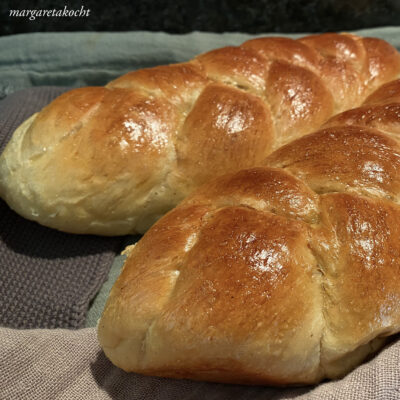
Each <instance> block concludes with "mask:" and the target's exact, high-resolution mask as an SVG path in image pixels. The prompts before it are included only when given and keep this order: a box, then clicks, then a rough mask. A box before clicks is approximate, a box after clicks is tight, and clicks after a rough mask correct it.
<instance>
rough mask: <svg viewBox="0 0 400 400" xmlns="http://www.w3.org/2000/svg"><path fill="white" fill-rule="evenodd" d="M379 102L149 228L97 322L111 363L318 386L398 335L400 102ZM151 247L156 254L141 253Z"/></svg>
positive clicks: (204, 191)
mask: <svg viewBox="0 0 400 400" xmlns="http://www.w3.org/2000/svg"><path fill="white" fill-rule="evenodd" d="M390 87H391V88H392V89H393V88H395V87H397V88H400V86H398V85H395V84H392V85H390ZM394 95H395V93H394V91H393V90H391V91H389V93H388V96H389V97H390V98H391V99H393V96H394ZM371 98H374V95H372V96H371ZM375 98H379V101H378V102H377V103H378V104H376V103H373V104H372V105H365V106H362V107H360V108H358V109H354V110H350V111H347V112H344V113H343V114H341V115H338V116H336V117H334V118H332V119H331V121H329V122H328V123H327V124H326V127H325V128H324V129H322V130H320V131H317V132H315V133H312V134H309V135H307V136H304V137H301V138H299V139H297V140H295V141H293V142H291V143H289V144H287V145H285V146H283V147H282V148H280V149H278V150H276V151H275V152H273V153H272V154H271V155H270V156H269V157H267V159H266V160H265V162H264V164H265V165H266V166H263V167H257V168H252V169H246V170H242V171H240V172H236V173H234V174H230V175H224V176H222V177H219V178H217V179H215V180H213V181H211V182H209V183H207V184H205V185H204V186H202V187H201V188H199V189H198V190H196V191H194V193H193V194H192V195H190V196H189V197H188V198H186V199H185V200H184V201H183V202H182V203H181V204H180V205H179V206H178V207H177V208H175V209H174V210H173V211H172V212H170V213H169V214H167V215H166V216H165V217H164V218H162V219H161V220H160V221H159V222H158V223H156V224H155V225H154V226H153V228H152V229H151V230H150V231H149V232H148V233H147V234H146V235H145V236H144V237H143V239H142V241H141V242H139V244H138V245H137V248H138V252H136V248H135V252H132V253H130V255H129V257H128V259H127V260H126V262H125V267H124V271H123V273H122V274H121V276H120V277H119V278H118V280H117V283H116V285H115V287H114V288H113V289H112V291H111V296H110V299H109V300H108V302H107V305H106V308H105V311H104V313H103V316H102V319H101V321H100V323H99V328H98V337H99V340H100V343H101V345H102V347H103V349H104V351H105V353H106V355H107V356H108V357H109V358H110V359H111V361H112V362H113V363H115V364H116V365H118V366H120V367H122V368H123V369H125V370H126V371H135V372H139V373H143V374H152V375H158V376H165V377H173V378H190V379H203V380H210V381H217V382H233V383H247V384H251V383H258V384H273V385H282V384H288V383H290V384H304V383H315V382H319V381H320V380H322V379H324V378H338V377H341V376H343V375H344V374H345V373H346V372H348V371H349V370H351V369H352V368H354V367H355V366H357V365H358V364H359V363H361V362H362V361H363V360H364V359H365V358H366V357H367V356H368V355H369V354H373V353H374V352H375V351H377V350H378V349H379V348H380V347H382V345H383V344H384V343H385V338H386V337H387V336H389V335H393V334H395V333H398V332H400V264H399V259H400V243H399V240H398V238H399V236H400V205H399V204H400V174H399V171H400V164H399V163H400V161H399V160H400V144H399V137H398V125H397V124H398V120H399V116H398V114H397V111H396V110H397V108H396V107H397V106H398V105H397V104H393V103H391V104H386V103H385V99H384V96H383V95H382V93H378V95H377V96H375ZM396 121H397V122H396ZM189 215H190V216H191V218H192V220H191V219H190V218H188V216H189ZM166 227H170V229H171V230H172V232H177V235H179V238H178V239H176V240H171V239H172V235H171V233H170V232H171V231H167V230H166V229H167V228H166ZM181 234H183V235H182V236H180V235H181ZM184 238H186V242H185V239H184ZM156 243H160V245H157V246H156ZM175 243H176V244H175ZM184 243H185V244H184ZM151 246H154V250H153V251H154V252H155V254H154V256H153V255H150V253H148V254H147V253H139V251H141V249H143V248H146V247H147V248H148V249H150V248H151ZM148 251H150V250H148ZM171 270H173V271H175V275H174V278H173V282H172V283H171ZM141 275H143V276H144V277H145V278H141ZM133 277H134V278H133ZM147 279H148V280H147ZM122 288H123V292H122ZM151 288H155V291H154V292H153V291H151V292H150V289H151ZM159 288H162V289H159ZM165 288H167V289H165ZM165 293H167V294H165ZM142 297H145V298H146V301H145V302H144V303H143V304H146V307H147V306H148V307H149V308H148V309H147V308H146V309H144V308H143V307H144V306H141V304H142V303H140V304H139V303H138V302H139V300H140V299H141V298H142ZM137 309H139V311H137ZM143 310H144V311H143ZM143 318H145V319H146V323H142V322H141V321H142V319H143ZM138 348H140V351H138V350H137V349H138Z"/></svg>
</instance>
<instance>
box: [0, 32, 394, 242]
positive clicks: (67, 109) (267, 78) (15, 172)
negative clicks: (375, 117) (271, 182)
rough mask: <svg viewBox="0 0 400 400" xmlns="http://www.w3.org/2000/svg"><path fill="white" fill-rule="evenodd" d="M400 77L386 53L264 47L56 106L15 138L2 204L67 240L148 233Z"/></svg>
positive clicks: (372, 47) (333, 40) (342, 38)
mask: <svg viewBox="0 0 400 400" xmlns="http://www.w3.org/2000/svg"><path fill="white" fill-rule="evenodd" d="M399 71H400V61H399V54H398V53H397V51H396V50H395V49H394V48H393V47H391V46H390V45H389V44H388V43H386V42H384V41H382V40H379V39H373V38H360V37H357V36H354V35H350V34H340V35H339V34H324V35H316V36H309V37H305V38H302V39H299V40H291V39H287V38H261V39H254V40H250V41H248V42H245V43H244V44H242V45H241V46H239V47H226V48H222V49H218V50H214V51H211V52H208V53H205V54H202V55H200V56H198V57H196V58H195V59H194V60H192V61H190V62H187V63H182V64H175V65H169V66H162V67H156V68H150V69H144V70H139V71H135V72H131V73H128V74H126V75H124V76H122V77H120V78H118V79H116V80H115V81H113V82H111V83H109V84H108V85H107V86H106V87H88V88H81V89H76V90H72V91H70V92H68V93H66V94H63V95H61V96H60V97H59V98H57V99H56V100H55V101H53V102H52V103H51V104H50V105H49V106H47V107H45V108H44V109H43V110H42V111H41V112H40V113H38V114H35V115H33V116H32V117H31V118H29V119H28V120H27V121H25V122H24V123H23V124H22V125H21V126H20V127H19V128H18V129H17V130H16V132H15V133H14V135H13V138H12V139H11V141H10V143H9V144H8V146H7V148H6V150H5V151H4V153H3V154H2V156H1V157H0V195H1V197H2V198H3V199H4V200H5V201H6V202H7V203H8V204H9V205H10V207H11V208H13V209H14V210H15V211H17V212H18V213H19V214H21V215H22V216H24V217H26V218H29V219H32V220H35V221H38V222H39V223H41V224H43V225H46V226H49V227H53V228H57V229H60V230H63V231H67V232H72V233H92V234H101V235H120V234H127V233H133V232H140V233H142V232H144V231H145V230H146V229H147V228H148V227H149V226H150V225H151V224H152V223H154V221H155V220H157V219H158V218H159V217H160V216H161V215H163V214H164V213H165V212H166V211H168V210H169V209H171V208H172V207H173V206H175V205H176V204H177V203H178V202H179V201H180V200H182V199H183V198H184V197H185V196H187V195H188V194H189V193H190V192H191V191H192V190H193V189H194V188H196V187H198V186H199V185H200V184H202V183H204V182H206V181H208V180H209V179H210V178H213V177H215V176H219V175H221V174H223V173H228V172H233V171H236V170H240V169H242V168H247V167H251V166H255V165H259V164H260V162H261V161H262V160H263V159H264V158H265V157H266V156H267V155H268V154H270V153H271V152H272V151H273V150H274V149H277V148H278V147H280V146H281V145H283V144H285V143H288V142H290V141H291V140H293V139H295V138H297V137H300V136H302V135H304V134H306V133H309V132H312V131H313V130H315V129H317V128H318V127H320V126H321V124H322V123H323V122H324V121H326V120H327V119H328V118H329V117H331V116H332V115H333V114H335V113H337V112H339V111H343V110H345V109H349V108H353V107H356V106H358V105H360V104H361V103H362V101H363V100H365V98H366V97H367V96H368V95H369V94H370V93H371V92H372V91H373V90H374V89H376V88H377V87H379V86H380V85H381V84H382V83H385V82H388V81H390V80H393V79H395V78H396V77H397V76H398V74H399Z"/></svg>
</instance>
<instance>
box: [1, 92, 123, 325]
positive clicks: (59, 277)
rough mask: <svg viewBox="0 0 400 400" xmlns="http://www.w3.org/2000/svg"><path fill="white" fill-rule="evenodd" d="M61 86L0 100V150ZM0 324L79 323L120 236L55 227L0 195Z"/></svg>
mask: <svg viewBox="0 0 400 400" xmlns="http://www.w3.org/2000/svg"><path fill="white" fill-rule="evenodd" d="M65 90H66V88H51V87H48V88H46V87H44V88H31V89H27V90H24V91H21V92H17V93H14V94H13V95H10V96H8V97H7V98H6V99H5V100H3V101H1V102H0V146H1V148H0V151H1V150H2V149H3V147H4V146H5V144H6V142H7V141H8V138H9V137H10V136H11V134H12V133H13V131H14V130H15V128H16V127H17V126H18V125H19V124H20V123H21V122H22V121H24V120H25V119H26V118H28V117H29V116H30V115H31V114H33V113H34V112H36V111H38V110H40V109H41V108H42V107H43V106H44V105H46V104H47V103H49V102H50V101H51V100H52V99H53V98H54V97H56V96H57V95H59V94H60V93H61V92H63V91H65ZM0 227H1V237H0V276H1V278H0V325H3V326H8V327H14V328H39V327H40V328H59V327H63V328H79V327H82V326H83V325H84V323H85V317H86V313H87V310H88V306H89V303H90V301H91V300H92V299H93V297H94V296H95V294H96V292H97V291H98V290H99V288H100V287H101V285H102V283H103V282H104V280H105V279H106V277H107V274H108V271H109V269H110V266H111V264H112V261H113V258H114V256H115V254H116V252H117V251H119V250H120V246H121V241H122V239H121V238H102V237H95V236H77V235H69V234H65V233H61V232H58V231H56V230H52V229H48V228H45V227H42V226H40V225H38V224H37V223H34V222H30V221H27V220H25V219H24V218H22V217H20V216H18V215H17V214H16V213H14V212H13V211H12V210H10V209H9V207H8V206H7V205H6V204H5V203H4V201H2V200H0Z"/></svg>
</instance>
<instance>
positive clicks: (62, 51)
mask: <svg viewBox="0 0 400 400" xmlns="http://www.w3.org/2000/svg"><path fill="white" fill-rule="evenodd" d="M399 32H400V28H398V27H384V28H374V29H364V30H360V31H355V32H354V33H356V34H359V35H363V36H374V37H379V38H382V39H384V40H387V41H388V42H389V43H391V44H392V45H393V46H396V47H397V48H400V35H399ZM266 35H268V34H262V35H258V36H266ZM275 35H280V36H287V37H293V38H295V37H299V36H304V35H305V33H303V34H292V35H284V34H277V33H276V34H275ZM254 37H257V36H256V35H250V34H245V33H223V34H220V33H205V32H192V33H188V34H185V35H171V34H167V33H163V32H115V33H110V32H80V33H74V32H71V33H65V32H63V33H50V34H49V33H29V34H21V35H11V36H4V37H0V49H1V51H0V77H1V79H0V98H2V97H4V96H6V95H7V94H9V93H12V92H15V91H17V90H20V89H23V88H27V87H30V86H41V85H58V86H85V85H104V84H105V83H107V82H108V81H110V80H111V79H114V78H116V77H117V76H119V75H121V74H123V73H125V72H128V71H131V70H134V69H138V68H145V67H152V66H155V65H160V64H168V63H175V62H181V61H187V60H189V59H191V58H193V57H194V56H196V55H197V54H199V53H202V52H205V51H208V50H211V49H214V48H217V47H222V46H229V45H238V44H240V43H242V42H244V41H245V40H248V39H251V38H254Z"/></svg>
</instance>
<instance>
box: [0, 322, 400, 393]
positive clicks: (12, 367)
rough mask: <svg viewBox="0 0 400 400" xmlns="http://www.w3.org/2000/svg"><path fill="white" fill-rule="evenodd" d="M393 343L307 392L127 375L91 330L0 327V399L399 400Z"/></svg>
mask: <svg viewBox="0 0 400 400" xmlns="http://www.w3.org/2000/svg"><path fill="white" fill-rule="evenodd" d="M399 365H400V341H396V342H393V343H392V344H390V345H389V346H387V347H386V348H385V349H384V350H383V351H382V352H381V353H380V354H378V355H377V356H376V357H375V358H373V359H372V360H371V361H370V362H369V363H366V364H363V365H361V366H360V367H358V368H357V369H356V370H354V371H353V372H352V373H350V374H349V375H347V376H346V377H345V378H344V379H342V380H340V381H336V382H327V383H323V384H321V385H319V386H315V387H312V386H311V387H297V388H295V387H293V388H272V387H262V386H241V385H223V384H217V383H206V382H193V381H188V380H174V379H164V378H155V377H146V376H142V375H137V374H133V373H131V374H128V373H125V372H124V371H122V370H120V369H119V368H117V367H115V366H113V365H112V364H111V363H110V361H108V359H107V358H106V357H105V355H104V353H103V352H102V351H101V349H100V347H99V345H98V343H97V339H96V331H95V328H86V329H79V330H75V331H74V330H64V329H57V330H45V329H33V330H14V329H7V328H0V398H1V399H20V400H23V399H41V400H47V399H52V400H54V399H69V400H70V399H82V398H85V399H86V400H90V399H121V400H124V399H129V400H135V399H138V400H139V399H140V400H147V399H149V400H150V399H151V400H169V399H174V400H175V399H179V400H189V399H190V400H196V399H207V400H211V399H212V400H219V399H232V400H233V399H241V400H250V399H251V400H257V399H259V400H261V399H270V400H271V399H309V400H312V399H324V400H328V399H337V400H340V399H343V400H351V399H357V400H370V399H382V400H392V399H393V400H394V399H399V397H400V368H399Z"/></svg>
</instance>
